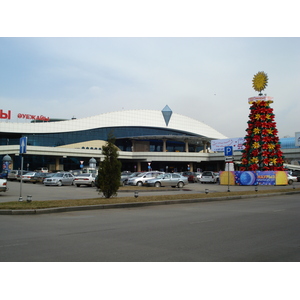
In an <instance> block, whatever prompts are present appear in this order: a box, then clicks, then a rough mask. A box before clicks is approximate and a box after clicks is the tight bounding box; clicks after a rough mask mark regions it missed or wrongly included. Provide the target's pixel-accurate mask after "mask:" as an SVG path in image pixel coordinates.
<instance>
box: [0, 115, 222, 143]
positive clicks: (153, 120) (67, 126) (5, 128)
mask: <svg viewBox="0 0 300 300" xmlns="http://www.w3.org/2000/svg"><path fill="white" fill-rule="evenodd" d="M124 126H133V127H150V128H161V129H172V130H177V131H179V132H182V133H186V134H191V135H196V136H204V137H207V138H213V139H224V138H227V137H226V136H224V135H223V134H221V133H220V132H218V131H217V130H215V129H213V128H212V127H210V126H208V125H206V124H205V123H202V122H200V121H197V120H195V119H192V118H189V117H186V116H183V115H179V114H176V113H172V116H171V117H170V119H169V120H168V124H167V122H166V120H165V118H164V115H163V113H162V111H157V110H125V111H116V112H110V113H104V114H100V115H97V116H93V117H87V118H82V119H72V120H67V121H60V122H44V123H13V122H12V123H10V122H6V123H4V122H3V123H1V131H2V132H8V133H60V132H74V131H80V130H88V129H94V128H106V127H124Z"/></svg>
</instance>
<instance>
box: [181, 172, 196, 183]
mask: <svg viewBox="0 0 300 300" xmlns="http://www.w3.org/2000/svg"><path fill="white" fill-rule="evenodd" d="M181 175H182V176H184V177H187V178H188V182H198V178H197V174H196V173H195V172H190V171H185V172H182V173H181Z"/></svg>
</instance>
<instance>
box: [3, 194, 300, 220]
mask: <svg viewBox="0 0 300 300" xmlns="http://www.w3.org/2000/svg"><path fill="white" fill-rule="evenodd" d="M299 193H300V191H290V192H281V193H268V194H258V195H256V194H255V195H238V196H227V197H212V198H205V199H180V200H166V201H152V202H134V203H117V204H99V205H87V206H70V207H54V208H41V209H16V210H13V209H3V210H0V215H39V214H50V213H60V212H70V211H84V210H96V209H114V208H131V207H144V206H155V205H172V204H187V203H201V202H213V201H227V200H238V199H244V198H258V197H272V196H278V195H293V194H299Z"/></svg>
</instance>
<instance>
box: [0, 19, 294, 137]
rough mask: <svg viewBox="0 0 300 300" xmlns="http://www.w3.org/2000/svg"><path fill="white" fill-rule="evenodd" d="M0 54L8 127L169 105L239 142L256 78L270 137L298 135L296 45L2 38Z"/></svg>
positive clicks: (0, 94) (247, 40) (248, 40)
mask: <svg viewBox="0 0 300 300" xmlns="http://www.w3.org/2000/svg"><path fill="white" fill-rule="evenodd" d="M36 25H37V24H36ZM12 35H13V36H14V35H15V33H14V32H13V34H12ZM2 36H3V35H2ZM41 36H42V35H41ZM0 45H1V47H0V65H1V68H0V101H1V107H0V109H2V110H3V111H4V112H6V111H8V110H11V112H12V120H11V122H12V121H14V122H24V121H22V120H21V119H18V118H17V114H18V113H23V114H32V115H44V116H45V117H50V118H66V119H70V118H72V117H76V118H83V117H89V116H94V115H98V114H102V113H107V112H113V111H119V110H132V109H136V110H138V109H153V110H162V109H163V108H164V107H165V105H168V106H169V107H170V108H171V109H172V111H173V112H174V113H178V114H182V115H185V116H188V117H191V118H193V119H196V120H199V121H202V122H204V123H206V124H208V125H209V126H211V127H213V128H215V129H216V130H218V131H219V132H221V133H222V134H224V135H226V136H228V137H244V136H245V133H246V132H245V129H246V128H247V121H248V115H249V104H248V98H249V97H252V96H255V95H257V94H258V93H257V92H256V91H254V89H253V88H252V79H253V76H254V75H255V74H256V73H257V72H259V71H264V72H266V73H267V74H268V77H269V81H268V86H267V88H266V89H265V91H264V93H266V94H267V95H268V96H273V97H274V103H273V104H272V105H271V107H272V108H273V109H274V113H275V121H276V122H277V128H278V131H279V137H284V136H294V133H295V132H297V131H300V124H299V111H300V109H299V86H300V85H299V82H300V38H298V37H291V38H288V37H283V38H279V37H267V38H265V37H258V38H253V37H241V38H239V37H231V38H230V37H219V38H218V37H92V38H88V37H83V38H79V37H73V38H71V37H70V38H66V37H57V38H51V37H9V36H8V37H1V38H0ZM2 122H3V120H2ZM26 122H29V121H26ZM141 125H142V124H141Z"/></svg>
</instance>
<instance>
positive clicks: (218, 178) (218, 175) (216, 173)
mask: <svg viewBox="0 0 300 300" xmlns="http://www.w3.org/2000/svg"><path fill="white" fill-rule="evenodd" d="M214 174H215V176H216V178H217V182H220V173H219V172H214Z"/></svg>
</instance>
